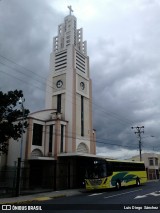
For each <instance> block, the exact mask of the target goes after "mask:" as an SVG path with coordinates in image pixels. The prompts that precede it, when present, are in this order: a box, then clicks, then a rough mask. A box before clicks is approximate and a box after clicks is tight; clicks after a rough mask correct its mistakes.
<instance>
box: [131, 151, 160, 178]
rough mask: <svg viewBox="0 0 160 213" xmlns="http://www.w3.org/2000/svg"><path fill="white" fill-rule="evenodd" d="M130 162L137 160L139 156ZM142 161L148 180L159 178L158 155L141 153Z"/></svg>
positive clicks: (159, 163) (159, 156) (159, 165)
mask: <svg viewBox="0 0 160 213" xmlns="http://www.w3.org/2000/svg"><path fill="white" fill-rule="evenodd" d="M130 160H135V161H136V160H139V156H138V155H137V156H134V157H132V158H131V159H130ZM142 161H144V164H145V167H146V172H147V177H148V180H154V179H159V178H160V154H156V153H143V154H142Z"/></svg>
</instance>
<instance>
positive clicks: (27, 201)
mask: <svg viewBox="0 0 160 213" xmlns="http://www.w3.org/2000/svg"><path fill="white" fill-rule="evenodd" d="M62 197H67V195H65V194H62V195H55V196H43V197H35V198H32V199H29V200H19V201H8V202H0V205H3V204H11V205H14V204H26V203H31V202H34V201H36V202H38V201H46V200H52V199H58V198H62Z"/></svg>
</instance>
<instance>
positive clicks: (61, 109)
mask: <svg viewBox="0 0 160 213" xmlns="http://www.w3.org/2000/svg"><path fill="white" fill-rule="evenodd" d="M69 9H70V11H69V12H70V13H69V15H68V16H66V17H65V18H64V22H63V23H62V24H60V25H59V26H58V33H57V36H56V37H54V38H53V50H52V53H51V54H50V73H49V76H48V80H47V82H46V85H47V86H46V100H45V109H44V110H42V111H38V112H34V113H31V114H30V115H29V116H28V124H29V126H28V129H27V131H26V133H25V134H24V135H23V152H22V161H23V162H24V165H25V166H26V167H27V168H28V170H27V172H26V173H25V175H27V180H28V181H27V184H26V185H27V186H28V187H33V188H34V187H39V186H42V187H49V188H52V189H61V188H74V187H78V186H80V184H81V182H82V180H83V178H84V167H85V165H86V162H87V159H89V157H92V156H93V157H95V156H96V155H95V154H96V132H95V130H94V129H93V124H92V81H91V79H90V66H89V56H88V55H87V42H86V41H83V29H82V28H80V29H77V19H76V17H75V16H74V15H72V9H71V7H69ZM19 153H20V143H17V142H16V141H11V143H9V151H8V156H7V160H6V164H7V166H9V167H13V166H15V164H16V162H17V158H18V157H19ZM22 175H23V174H22ZM46 177H47V178H46Z"/></svg>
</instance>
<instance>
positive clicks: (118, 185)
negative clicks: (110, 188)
mask: <svg viewBox="0 0 160 213" xmlns="http://www.w3.org/2000/svg"><path fill="white" fill-rule="evenodd" d="M120 188H121V183H120V181H116V189H117V190H119V189H120Z"/></svg>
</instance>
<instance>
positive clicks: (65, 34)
mask: <svg viewBox="0 0 160 213" xmlns="http://www.w3.org/2000/svg"><path fill="white" fill-rule="evenodd" d="M68 8H69V15H68V16H66V17H65V18H64V22H63V23H62V24H60V25H59V26H58V34H57V36H56V37H54V38H53V51H52V53H51V55H50V74H49V77H48V80H47V87H46V109H54V110H55V113H56V115H58V116H57V117H55V119H57V120H58V121H59V122H60V123H61V125H60V131H59V133H60V135H61V136H62V134H63V138H64V141H63V142H64V143H66V144H65V145H64V147H65V148H64V149H63V148H62V149H61V150H59V153H64V152H65V153H88V154H95V153H96V142H95V138H96V136H95V131H94V130H93V127H92V82H91V79H90V70H89V57H88V56H87V42H86V41H83V29H82V28H80V29H77V19H76V17H75V16H74V15H72V12H73V10H72V8H71V6H68ZM64 121H65V122H64ZM64 123H65V125H63V124H64ZM66 123H67V124H66ZM57 138H61V137H57ZM57 140H58V139H57ZM55 142H56V141H55ZM56 143H58V141H57V142H56ZM60 143H61V142H60Z"/></svg>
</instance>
